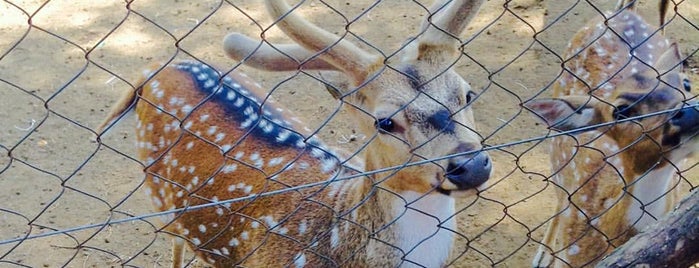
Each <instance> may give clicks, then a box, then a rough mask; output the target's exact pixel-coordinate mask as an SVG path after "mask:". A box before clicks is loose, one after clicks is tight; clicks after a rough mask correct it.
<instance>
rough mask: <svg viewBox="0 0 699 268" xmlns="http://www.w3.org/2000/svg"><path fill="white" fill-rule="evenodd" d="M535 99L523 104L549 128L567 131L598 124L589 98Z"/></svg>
mask: <svg viewBox="0 0 699 268" xmlns="http://www.w3.org/2000/svg"><path fill="white" fill-rule="evenodd" d="M582 98H584V100H582V99H581V97H563V98H551V99H535V100H530V101H528V102H526V103H524V107H526V108H527V109H529V110H530V111H532V112H534V113H535V114H536V115H537V116H538V117H539V118H540V119H542V120H543V121H544V122H546V124H548V125H549V127H550V128H552V129H556V130H559V131H568V130H573V129H577V128H581V127H587V126H590V125H594V124H597V123H599V121H600V120H599V119H598V118H600V117H599V116H597V114H598V113H597V112H596V110H595V106H594V105H593V104H592V99H590V98H589V97H582Z"/></svg>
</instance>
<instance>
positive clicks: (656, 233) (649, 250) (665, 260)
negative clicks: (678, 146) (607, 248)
mask: <svg viewBox="0 0 699 268" xmlns="http://www.w3.org/2000/svg"><path fill="white" fill-rule="evenodd" d="M697 262H699V189H694V191H692V193H691V194H690V195H689V196H688V197H686V198H684V199H683V200H682V201H681V202H680V204H679V206H678V207H677V208H675V210H673V211H672V212H671V213H669V214H668V215H666V216H665V217H664V218H661V219H660V220H659V221H658V222H657V223H655V224H654V225H651V226H649V227H648V228H647V229H646V230H644V231H643V232H641V233H639V234H638V235H636V236H634V237H633V238H631V239H630V240H629V241H628V242H626V243H625V244H624V245H622V246H621V247H619V248H617V249H616V250H614V251H613V252H612V253H611V254H609V256H607V257H605V259H603V260H602V261H601V262H599V263H598V264H597V266H596V267H690V266H692V265H694V264H696V263H697Z"/></svg>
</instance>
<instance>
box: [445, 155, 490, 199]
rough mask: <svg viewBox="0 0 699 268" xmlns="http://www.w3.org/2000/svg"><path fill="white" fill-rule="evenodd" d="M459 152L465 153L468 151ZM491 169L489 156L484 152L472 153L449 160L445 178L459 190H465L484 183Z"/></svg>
mask: <svg viewBox="0 0 699 268" xmlns="http://www.w3.org/2000/svg"><path fill="white" fill-rule="evenodd" d="M460 147H462V146H460ZM469 147H470V146H469ZM459 151H460V152H467V151H469V150H459ZM491 168H492V163H491V161H490V156H488V154H487V153H486V152H483V151H480V152H474V153H473V154H467V155H463V156H459V157H455V158H451V159H450V160H449V164H448V165H447V174H446V176H447V179H448V180H449V181H450V182H451V183H453V184H454V185H456V186H457V187H459V189H461V190H466V189H471V188H475V187H478V186H479V185H481V184H483V183H485V182H486V181H487V180H488V179H489V178H490V170H491Z"/></svg>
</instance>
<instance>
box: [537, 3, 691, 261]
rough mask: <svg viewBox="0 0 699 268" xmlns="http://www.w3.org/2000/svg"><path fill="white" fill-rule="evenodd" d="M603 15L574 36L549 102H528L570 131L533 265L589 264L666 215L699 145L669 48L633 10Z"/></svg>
mask: <svg viewBox="0 0 699 268" xmlns="http://www.w3.org/2000/svg"><path fill="white" fill-rule="evenodd" d="M661 6H662V5H661ZM628 8H633V5H632V4H631V5H629V6H628ZM608 16H609V17H608V20H607V21H606V24H605V21H601V20H594V21H593V22H591V23H590V24H589V25H588V26H586V27H584V28H583V29H581V30H580V31H579V32H578V33H577V34H576V35H575V36H574V37H573V39H572V41H571V42H570V47H569V48H568V50H567V53H566V54H565V55H564V59H565V60H566V61H565V64H564V66H565V71H564V73H563V75H562V76H561V78H560V79H559V80H558V81H557V83H556V84H555V88H554V92H553V97H554V98H553V99H536V100H532V101H530V102H528V103H527V104H526V106H527V107H528V108H530V109H532V110H533V111H534V112H535V113H537V114H538V115H539V116H540V117H541V118H543V119H544V120H545V121H546V122H547V123H548V124H549V125H550V126H551V127H552V128H554V129H557V130H560V131H570V136H559V137H556V138H554V139H553V141H552V143H551V165H552V171H553V172H554V175H553V181H554V183H555V184H556V185H557V186H558V187H560V191H558V195H557V198H558V203H557V209H556V211H557V213H559V214H558V215H556V216H555V218H554V219H553V220H552V221H551V222H550V223H549V226H548V230H547V232H546V236H545V237H544V240H543V241H542V245H541V247H540V248H539V251H538V253H537V255H536V257H535V258H534V263H533V265H534V267H549V266H554V267H568V266H572V267H582V266H586V265H590V264H592V263H595V262H597V261H599V260H600V259H601V258H602V257H603V256H605V255H606V254H607V253H609V252H611V250H612V249H613V248H614V247H616V246H619V245H621V244H623V243H624V242H626V241H627V240H628V239H629V238H630V237H631V236H633V235H635V234H636V233H637V232H638V231H639V230H641V229H643V228H644V227H645V226H648V225H649V224H650V223H652V222H654V221H655V220H656V219H657V218H658V217H660V216H663V215H664V214H666V213H667V212H669V211H670V210H671V208H672V207H673V206H674V204H675V202H677V201H678V198H677V197H678V196H677V195H678V190H677V186H678V185H679V184H680V183H681V181H680V177H679V172H680V169H679V168H678V165H679V164H681V162H682V161H684V159H686V158H687V157H688V156H689V155H690V154H691V153H693V151H695V150H696V148H697V146H698V145H699V138H698V137H697V134H698V132H699V111H698V109H699V108H697V104H698V103H697V101H696V100H693V99H694V94H693V93H692V92H690V85H689V80H688V79H687V76H686V75H685V74H683V73H682V61H683V58H682V57H681V55H680V53H679V49H678V47H677V45H676V44H674V43H670V42H669V41H668V40H667V39H666V38H665V37H663V36H662V34H661V33H660V31H659V30H655V29H654V27H651V26H650V25H649V24H647V23H646V22H644V21H643V19H642V18H641V17H640V16H639V15H637V14H636V13H634V12H633V11H631V10H626V9H622V10H619V11H618V12H616V13H614V14H609V15H608ZM661 21H663V19H661ZM578 129H581V130H578Z"/></svg>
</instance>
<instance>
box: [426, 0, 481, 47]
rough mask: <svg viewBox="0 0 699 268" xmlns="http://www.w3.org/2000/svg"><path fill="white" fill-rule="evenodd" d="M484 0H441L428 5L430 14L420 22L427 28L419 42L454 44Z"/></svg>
mask: <svg viewBox="0 0 699 268" xmlns="http://www.w3.org/2000/svg"><path fill="white" fill-rule="evenodd" d="M483 2H485V0H441V1H436V2H435V3H434V4H433V5H432V7H430V13H431V14H433V15H432V16H428V17H427V18H426V19H425V21H423V22H422V28H421V29H427V30H426V32H425V33H424V34H423V35H422V36H421V37H420V38H419V40H420V43H421V44H434V45H455V43H456V41H458V40H457V39H454V38H453V37H452V36H458V35H459V34H461V32H463V30H464V29H465V28H466V25H468V24H469V23H470V22H471V20H473V18H474V17H475V16H476V13H478V10H479V9H480V7H481V5H482V4H483Z"/></svg>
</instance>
